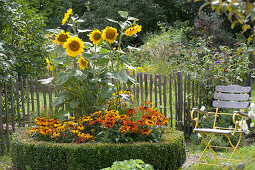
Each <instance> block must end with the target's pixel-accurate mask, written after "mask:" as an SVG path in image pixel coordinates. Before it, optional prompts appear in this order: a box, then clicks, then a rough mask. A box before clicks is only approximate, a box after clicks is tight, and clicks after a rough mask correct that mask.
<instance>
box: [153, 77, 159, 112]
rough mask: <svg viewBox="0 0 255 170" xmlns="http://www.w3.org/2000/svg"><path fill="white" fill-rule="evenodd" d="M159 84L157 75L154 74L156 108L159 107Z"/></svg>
mask: <svg viewBox="0 0 255 170" xmlns="http://www.w3.org/2000/svg"><path fill="white" fill-rule="evenodd" d="M157 88H158V83H157V75H156V74H154V92H155V93H154V97H155V107H156V108H157V107H158V89H157Z"/></svg>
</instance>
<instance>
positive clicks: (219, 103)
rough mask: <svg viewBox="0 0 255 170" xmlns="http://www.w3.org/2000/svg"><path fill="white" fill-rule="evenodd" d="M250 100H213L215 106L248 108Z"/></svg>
mask: <svg viewBox="0 0 255 170" xmlns="http://www.w3.org/2000/svg"><path fill="white" fill-rule="evenodd" d="M248 105H249V102H232V101H213V107H218V108H230V109H246V108H247V107H248Z"/></svg>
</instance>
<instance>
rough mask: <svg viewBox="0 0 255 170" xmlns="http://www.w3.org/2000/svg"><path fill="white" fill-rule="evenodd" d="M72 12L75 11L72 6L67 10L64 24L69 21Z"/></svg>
mask: <svg viewBox="0 0 255 170" xmlns="http://www.w3.org/2000/svg"><path fill="white" fill-rule="evenodd" d="M72 12H73V10H72V9H71V8H70V9H68V10H67V12H66V13H65V16H64V18H63V20H62V25H64V24H65V23H66V22H67V21H68V19H69V18H70V15H71V14H72Z"/></svg>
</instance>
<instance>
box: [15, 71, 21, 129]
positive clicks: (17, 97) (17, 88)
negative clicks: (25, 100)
mask: <svg viewBox="0 0 255 170" xmlns="http://www.w3.org/2000/svg"><path fill="white" fill-rule="evenodd" d="M16 102H17V103H16V107H17V114H18V123H19V128H20V127H21V121H20V110H19V77H18V76H17V77H16Z"/></svg>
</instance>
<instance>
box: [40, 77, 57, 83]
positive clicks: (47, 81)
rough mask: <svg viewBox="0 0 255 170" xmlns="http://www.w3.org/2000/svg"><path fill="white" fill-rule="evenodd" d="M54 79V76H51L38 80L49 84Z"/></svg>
mask: <svg viewBox="0 0 255 170" xmlns="http://www.w3.org/2000/svg"><path fill="white" fill-rule="evenodd" d="M53 79H54V77H50V78H47V79H41V80H38V81H39V82H40V83H41V84H49V83H51V82H52V80H53Z"/></svg>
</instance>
